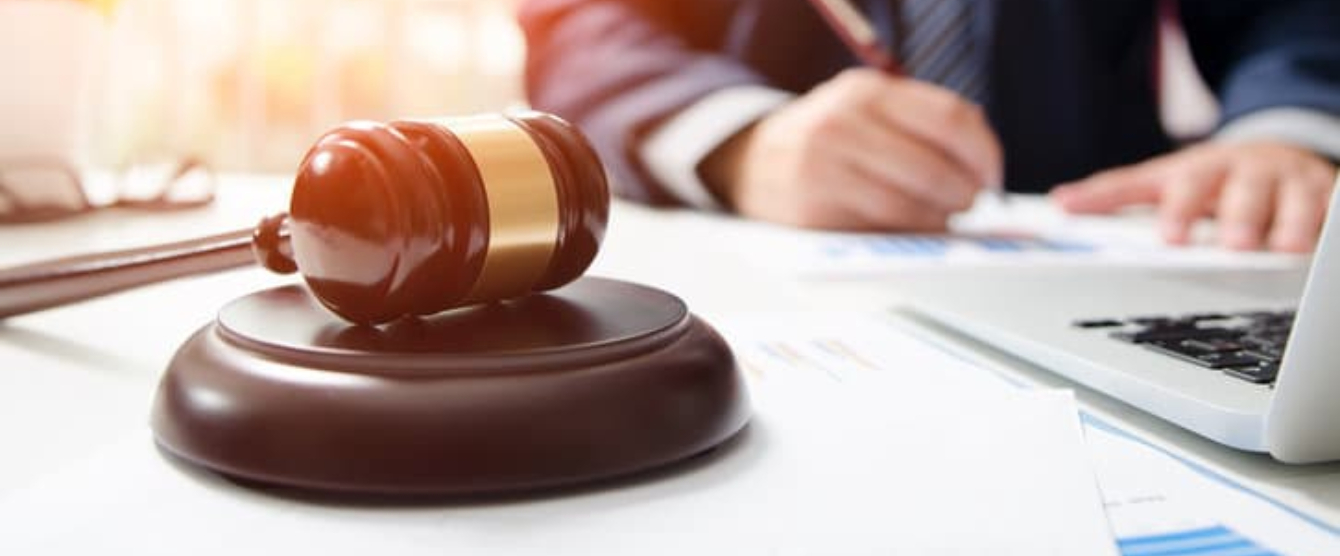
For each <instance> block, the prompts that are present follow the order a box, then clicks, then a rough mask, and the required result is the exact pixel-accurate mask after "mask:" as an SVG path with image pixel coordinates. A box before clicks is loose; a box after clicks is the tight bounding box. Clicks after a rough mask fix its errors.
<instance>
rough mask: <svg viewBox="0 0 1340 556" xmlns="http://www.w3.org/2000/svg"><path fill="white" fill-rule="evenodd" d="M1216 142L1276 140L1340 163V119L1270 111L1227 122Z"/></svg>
mask: <svg viewBox="0 0 1340 556" xmlns="http://www.w3.org/2000/svg"><path fill="white" fill-rule="evenodd" d="M1214 138H1215V140H1222V141H1234V142H1241V141H1255V140H1261V139H1273V140H1279V141H1285V142H1288V143H1291V144H1294V145H1297V146H1300V147H1304V148H1308V149H1312V150H1313V151H1316V152H1317V154H1320V155H1322V156H1325V157H1328V158H1330V159H1331V160H1340V117H1337V116H1335V115H1333V114H1330V113H1328V112H1322V111H1320V110H1312V109H1308V108H1270V109H1267V110H1261V111H1259V112H1253V113H1251V114H1247V115H1246V116H1243V117H1241V118H1238V119H1235V120H1233V121H1231V122H1228V123H1227V124H1226V125H1224V127H1223V128H1221V129H1220V130H1219V131H1218V132H1217V133H1215V134H1214Z"/></svg>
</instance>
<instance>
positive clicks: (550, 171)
mask: <svg viewBox="0 0 1340 556" xmlns="http://www.w3.org/2000/svg"><path fill="white" fill-rule="evenodd" d="M608 218H609V192H608V187H607V184H606V182H605V175H604V171H603V169H602V167H601V165H600V160H599V158H598V157H597V155H596V153H595V151H594V150H593V149H592V148H591V146H590V145H589V144H588V143H587V142H586V139H585V138H584V137H583V136H582V135H581V133H580V132H579V131H577V129H576V128H574V127H572V126H571V125H569V124H568V123H566V122H564V121H563V120H560V119H558V118H556V117H554V116H551V115H548V114H543V113H539V112H520V113H515V114H510V115H507V116H496V115H493V116H480V117H473V118H460V119H454V120H437V121H408V120H407V121H397V122H391V123H389V124H376V123H370V122H355V123H352V124H347V125H345V126H341V127H339V128H336V129H334V130H332V131H330V132H329V133H327V134H326V135H324V136H323V137H322V138H321V139H320V140H318V141H317V143H316V145H315V146H313V147H312V149H311V150H310V151H309V152H308V154H307V156H306V158H305V159H304V160H303V162H302V164H301V166H300V168H299V171H298V174H297V177H296V179H295V181H294V187H293V196H292V200H291V205H290V211H289V214H288V215H279V216H276V217H271V218H267V219H265V220H263V221H262V222H261V224H260V225H259V226H257V228H256V229H255V230H239V231H236V232H230V233H227V234H222V235H219V236H213V237H208V238H201V239H197V240H191V241H184V242H178V243H172V244H165V245H159V246H154V247H147V248H141V249H132V250H127V251H119V252H112V253H100V254H93V255H83V256H78V257H71V258H65V259H58V260H53V261H45V262H40V263H36V264H31V265H25V266H21V267H15V268H9V269H3V270H0V318H5V317H10V316H14V315H19V314H23V313H27V312H31V311H37V310H41V309H46V308H49V307H54V306H57V305H62V304H66V303H71V302H74V301H80V300H84V299H89V298H91V297H96V296H99V295H105V294H109V293H113V292H117V291H121V290H125V289H128V288H131V287H135V286H140V285H145V284H150V283H155V282H160V281H163V280H168V279H172V278H178V277H182V276H188V275H192V274H200V273H205V272H213V271H217V270H223V269H227V268H234V267H238V266H244V265H248V264H253V263H254V262H256V261H259V262H260V263H261V264H263V265H264V266H266V267H267V268H269V269H271V270H274V271H276V272H285V273H286V272H294V271H295V270H296V271H299V272H301V273H302V274H303V277H304V278H305V279H306V281H307V283H308V285H309V286H310V287H311V289H312V291H313V293H314V294H315V295H316V297H317V299H318V300H320V302H321V303H322V304H323V305H325V306H326V307H327V308H328V309H330V310H331V311H333V312H335V313H336V314H338V315H340V316H341V317H343V318H345V319H346V320H349V321H351V322H357V323H366V324H380V323H386V322H390V321H392V320H395V319H397V318H399V317H401V316H404V315H430V314H433V313H437V312H439V311H444V310H447V309H451V308H454V307H461V306H465V305H471V304H476V303H484V302H489V301H494V300H499V299H508V298H513V297H519V296H523V295H526V294H528V293H531V292H536V291H544V290H548V289H553V288H556V287H559V286H562V285H563V284H566V283H568V282H571V281H572V280H574V279H576V278H577V277H578V276H580V275H581V274H582V272H583V271H585V270H586V267H587V266H588V265H589V264H590V263H591V260H592V259H594V258H595V254H596V251H597V250H598V249H599V246H600V242H601V240H602V239H603V237H604V233H605V224H606V221H607V220H608Z"/></svg>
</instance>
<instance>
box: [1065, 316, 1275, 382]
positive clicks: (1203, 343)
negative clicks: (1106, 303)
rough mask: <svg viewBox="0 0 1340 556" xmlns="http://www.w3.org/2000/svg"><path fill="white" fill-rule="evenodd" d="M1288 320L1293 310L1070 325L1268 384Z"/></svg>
mask: <svg viewBox="0 0 1340 556" xmlns="http://www.w3.org/2000/svg"><path fill="white" fill-rule="evenodd" d="M1293 318H1294V312H1293V311H1249V312H1242V313H1233V314H1220V313H1197V314H1193V315H1182V316H1140V317H1131V318H1125V319H1113V318H1099V319H1086V320H1083V321H1077V322H1075V323H1073V325H1074V326H1075V327H1077V328H1082V329H1088V330H1108V331H1109V332H1108V335H1109V336H1110V337H1112V338H1114V339H1116V340H1120V341H1123V342H1130V343H1133V344H1136V345H1139V346H1141V347H1144V348H1146V349H1149V350H1151V351H1154V352H1157V353H1161V354H1164V355H1168V356H1170V357H1175V358H1177V359H1179V360H1181V361H1185V362H1188V363H1191V364H1194V365H1199V366H1201V367H1205V368H1207V369H1213V370H1217V371H1221V372H1223V373H1224V375H1226V376H1231V377H1233V378H1238V379H1242V380H1246V381H1249V382H1254V383H1257V384H1271V383H1274V382H1275V376H1276V375H1277V374H1278V373H1279V366H1280V360H1281V359H1282V358H1283V357H1284V347H1285V345H1286V343H1287V342H1288V341H1289V331H1290V329H1291V327H1292V326H1293Z"/></svg>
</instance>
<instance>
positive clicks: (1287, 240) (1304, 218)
mask: <svg viewBox="0 0 1340 556" xmlns="http://www.w3.org/2000/svg"><path fill="white" fill-rule="evenodd" d="M1330 195H1331V188H1330V187H1329V186H1328V185H1327V184H1322V185H1321V186H1316V185H1315V184H1312V183H1305V182H1303V181H1286V182H1285V183H1283V184H1282V185H1281V186H1280V190H1279V195H1278V199H1277V201H1276V206H1275V221H1274V223H1273V224H1272V226H1271V230H1270V242H1269V245H1270V248H1271V249H1273V250H1275V251H1287V252H1293V253H1306V252H1309V251H1312V249H1314V248H1315V247H1316V246H1317V237H1318V236H1319V235H1321V226H1322V222H1323V221H1325V219H1326V207H1327V205H1328V204H1329V202H1328V201H1329V197H1330Z"/></svg>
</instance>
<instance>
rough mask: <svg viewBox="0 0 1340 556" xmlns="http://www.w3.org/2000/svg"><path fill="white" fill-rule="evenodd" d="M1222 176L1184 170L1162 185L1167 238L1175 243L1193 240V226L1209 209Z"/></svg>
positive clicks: (1161, 219)
mask: <svg viewBox="0 0 1340 556" xmlns="http://www.w3.org/2000/svg"><path fill="white" fill-rule="evenodd" d="M1223 179H1224V175H1223V174H1222V173H1217V174H1199V173H1184V174H1177V175H1175V176H1174V177H1172V178H1170V179H1169V181H1167V182H1166V183H1164V184H1163V185H1162V187H1160V196H1159V224H1160V228H1161V229H1162V234H1163V240H1164V241H1166V242H1168V243H1170V244H1173V245H1185V244H1187V243H1188V242H1190V240H1191V226H1192V225H1194V224H1195V223H1196V221H1197V220H1200V218H1201V216H1203V215H1205V213H1206V211H1207V210H1209V207H1210V206H1211V205H1212V203H1213V201H1214V197H1215V195H1214V193H1215V190H1216V189H1217V188H1218V187H1220V185H1221V184H1222V182H1223Z"/></svg>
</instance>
